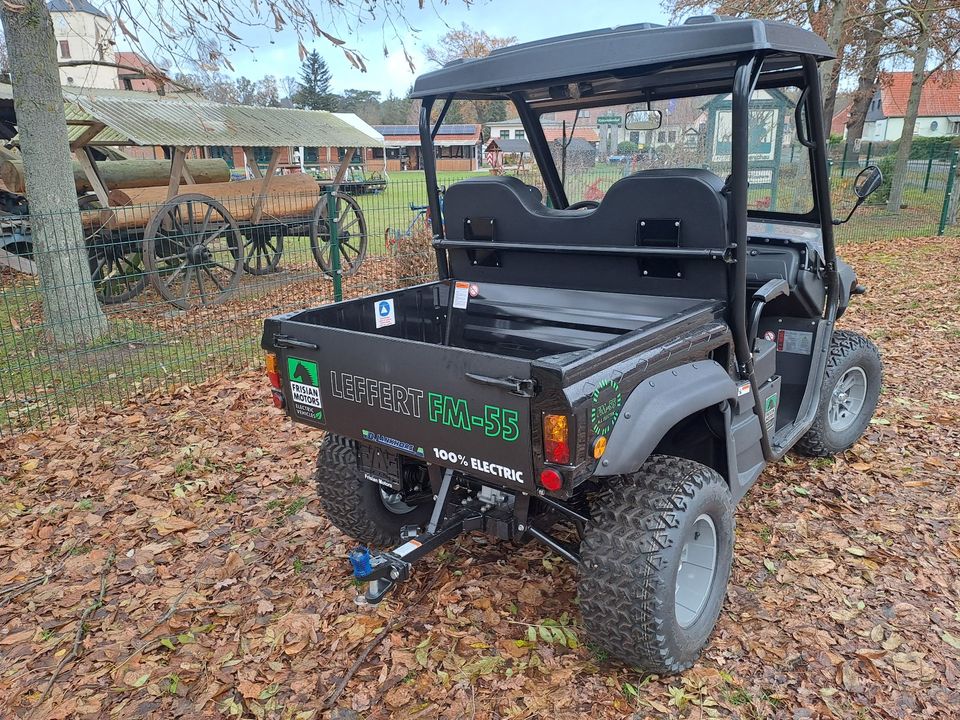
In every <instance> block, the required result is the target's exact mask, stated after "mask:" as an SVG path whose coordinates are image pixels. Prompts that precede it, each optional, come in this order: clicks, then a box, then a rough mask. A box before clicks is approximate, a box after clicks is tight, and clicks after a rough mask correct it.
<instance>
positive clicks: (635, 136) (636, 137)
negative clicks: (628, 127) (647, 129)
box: [630, 130, 640, 145]
mask: <svg viewBox="0 0 960 720" xmlns="http://www.w3.org/2000/svg"><path fill="white" fill-rule="evenodd" d="M630 142H632V143H633V144H635V145H639V144H640V131H639V130H634V131H633V132H631V133H630Z"/></svg>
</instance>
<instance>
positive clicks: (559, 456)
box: [543, 415, 570, 465]
mask: <svg viewBox="0 0 960 720" xmlns="http://www.w3.org/2000/svg"><path fill="white" fill-rule="evenodd" d="M543 457H544V458H545V459H546V461H547V462H549V463H556V464H558V465H566V464H568V463H569V462H570V420H569V418H567V416H566V415H544V416H543Z"/></svg>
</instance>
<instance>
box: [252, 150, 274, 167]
mask: <svg viewBox="0 0 960 720" xmlns="http://www.w3.org/2000/svg"><path fill="white" fill-rule="evenodd" d="M272 154H273V148H268V147H256V148H254V149H253V161H254V162H255V163H257V164H258V165H259V164H261V163H269V162H270V156H271V155H272Z"/></svg>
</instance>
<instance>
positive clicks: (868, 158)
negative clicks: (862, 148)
mask: <svg viewBox="0 0 960 720" xmlns="http://www.w3.org/2000/svg"><path fill="white" fill-rule="evenodd" d="M872 154H873V143H872V142H869V143H867V161H866V162H865V163H864V164H863V166H864V167H866V166H867V165H869V164H870V156H871V155H872Z"/></svg>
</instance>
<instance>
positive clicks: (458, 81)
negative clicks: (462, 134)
mask: <svg viewBox="0 0 960 720" xmlns="http://www.w3.org/2000/svg"><path fill="white" fill-rule="evenodd" d="M744 53H759V54H762V55H763V56H764V65H763V70H764V72H763V75H764V76H767V77H769V76H771V75H776V76H781V77H782V76H785V75H788V74H789V73H790V71H792V70H795V69H796V68H798V66H799V65H800V59H801V57H803V56H810V57H813V58H814V59H815V60H816V61H818V62H819V61H822V60H826V59H829V58H832V57H834V53H833V51H832V50H831V49H830V47H829V46H828V45H827V44H826V42H824V41H823V39H822V38H820V37H819V36H818V35H816V34H815V33H812V32H810V31H809V30H804V29H803V28H800V27H797V26H795V25H790V24H787V23H782V22H773V21H770V20H755V19H750V18H727V17H720V16H717V15H708V16H703V17H693V18H689V19H688V20H687V21H686V22H684V23H683V24H682V25H672V26H664V25H656V24H653V23H640V24H637V25H625V26H622V27H616V28H608V29H603V30H591V31H588V32H582V33H576V34H573V35H563V36H560V37H555V38H548V39H546V40H538V41H535V42H529V43H521V44H519V45H512V46H510V47H505V48H501V49H499V50H494V51H493V52H492V53H490V55H488V56H487V57H484V58H477V59H460V60H454V61H453V62H451V63H448V64H447V65H445V66H444V67H442V68H440V69H439V70H435V71H433V72H429V73H425V74H423V75H421V76H420V77H418V78H417V80H416V83H415V84H414V87H413V93H412V96H413V97H415V98H423V97H430V96H448V95H453V96H455V97H457V98H468V99H488V100H496V99H504V98H507V97H509V96H511V95H514V94H516V95H519V96H520V97H522V98H523V99H524V100H526V101H527V102H529V103H531V104H532V105H534V106H535V107H540V108H542V109H543V110H544V111H546V110H556V109H563V108H564V107H589V106H590V105H592V104H595V105H602V104H604V102H611V101H613V100H614V99H617V100H621V101H622V100H625V99H630V98H637V97H643V98H649V99H651V100H653V99H657V98H658V97H675V96H678V95H683V94H688V95H693V94H701V93H704V94H705V93H709V92H717V91H720V90H723V89H724V88H725V87H729V85H730V83H731V82H732V78H733V75H734V72H735V69H736V62H737V57H738V56H741V55H743V54H744ZM796 76H797V77H799V73H796ZM592 99H596V102H595V103H593V102H592V101H591V100H592Z"/></svg>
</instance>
